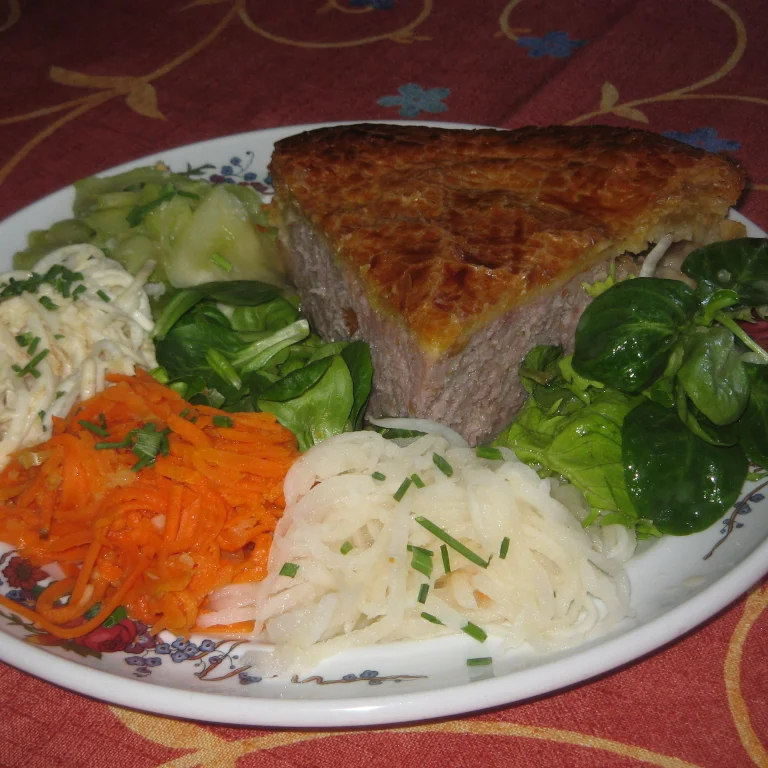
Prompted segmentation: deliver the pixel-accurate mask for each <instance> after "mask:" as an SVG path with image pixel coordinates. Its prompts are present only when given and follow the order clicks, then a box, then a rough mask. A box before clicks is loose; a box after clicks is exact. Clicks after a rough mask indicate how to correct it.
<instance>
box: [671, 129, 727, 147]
mask: <svg viewBox="0 0 768 768" xmlns="http://www.w3.org/2000/svg"><path fill="white" fill-rule="evenodd" d="M664 135H665V136H666V137H667V138H668V139H675V141H682V142H683V144H690V145H691V146H692V147H699V148H700V149H706V150H707V152H724V151H729V152H735V151H736V150H737V149H741V144H739V142H738V141H731V140H730V139H722V138H720V137H719V136H718V135H717V130H716V129H715V128H710V127H708V126H704V127H703V128H697V129H696V130H695V131H691V132H690V133H683V132H682V131H664Z"/></svg>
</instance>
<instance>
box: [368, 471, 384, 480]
mask: <svg viewBox="0 0 768 768" xmlns="http://www.w3.org/2000/svg"><path fill="white" fill-rule="evenodd" d="M371 477H372V478H373V479H374V480H386V479H387V476H386V475H382V474H381V472H374V473H373V474H372V475H371Z"/></svg>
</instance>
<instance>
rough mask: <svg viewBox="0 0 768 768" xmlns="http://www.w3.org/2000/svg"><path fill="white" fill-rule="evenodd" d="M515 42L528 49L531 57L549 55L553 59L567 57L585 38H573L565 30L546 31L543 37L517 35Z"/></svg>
mask: <svg viewBox="0 0 768 768" xmlns="http://www.w3.org/2000/svg"><path fill="white" fill-rule="evenodd" d="M516 42H517V44H518V45H521V46H522V47H523V48H527V49H528V55H529V56H530V57H531V58H532V59H541V58H544V56H551V57H552V58H553V59H567V58H568V57H569V56H570V55H571V54H572V53H573V52H574V51H575V50H576V49H577V48H581V46H582V45H584V43H586V42H587V41H586V40H573V39H572V38H571V36H570V35H569V34H568V33H567V32H560V31H556V32H547V34H546V35H544V36H543V37H518V38H517V41H516Z"/></svg>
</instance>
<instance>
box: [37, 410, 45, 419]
mask: <svg viewBox="0 0 768 768" xmlns="http://www.w3.org/2000/svg"><path fill="white" fill-rule="evenodd" d="M37 415H38V416H39V417H40V421H45V411H38V412H37Z"/></svg>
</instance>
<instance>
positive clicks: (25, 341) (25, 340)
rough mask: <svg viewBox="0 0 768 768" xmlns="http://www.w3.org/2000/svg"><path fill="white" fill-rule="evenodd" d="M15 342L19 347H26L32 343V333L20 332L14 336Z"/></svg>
mask: <svg viewBox="0 0 768 768" xmlns="http://www.w3.org/2000/svg"><path fill="white" fill-rule="evenodd" d="M16 343H17V344H18V345H19V346H20V347H28V346H29V345H30V344H31V343H32V333H31V332H27V333H20V334H19V335H18V336H17V337H16Z"/></svg>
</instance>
